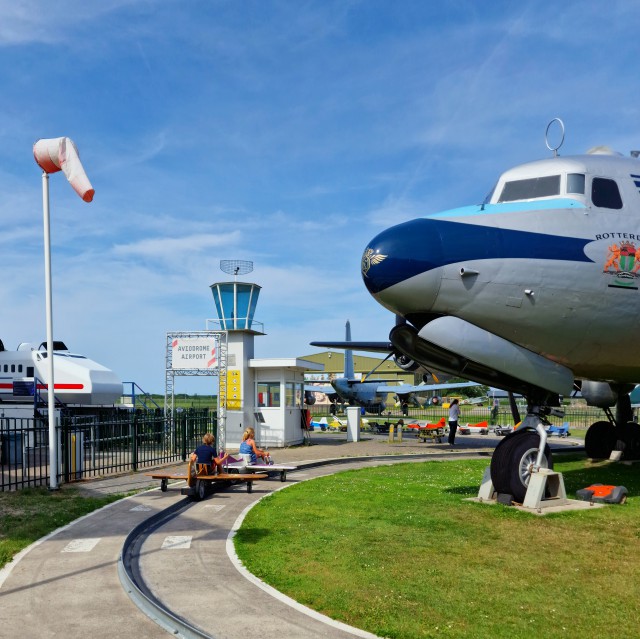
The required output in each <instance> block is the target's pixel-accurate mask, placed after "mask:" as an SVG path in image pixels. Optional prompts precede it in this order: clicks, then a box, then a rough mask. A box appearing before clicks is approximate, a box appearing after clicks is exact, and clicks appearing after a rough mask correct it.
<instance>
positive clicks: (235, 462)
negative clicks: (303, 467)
mask: <svg viewBox="0 0 640 639" xmlns="http://www.w3.org/2000/svg"><path fill="white" fill-rule="evenodd" d="M225 465H226V466H227V468H228V469H229V470H230V471H232V472H236V473H240V472H243V471H244V470H248V471H250V472H260V473H266V474H267V475H271V474H273V473H279V474H280V481H287V471H289V470H298V467H297V466H291V465H288V464H248V463H247V462H245V461H244V460H242V459H236V458H235V457H232V456H231V455H229V457H228V458H227V461H226V463H225Z"/></svg>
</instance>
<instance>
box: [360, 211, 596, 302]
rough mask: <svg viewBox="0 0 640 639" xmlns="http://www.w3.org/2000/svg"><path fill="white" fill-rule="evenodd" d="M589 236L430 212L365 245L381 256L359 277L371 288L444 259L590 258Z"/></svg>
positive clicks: (379, 288)
mask: <svg viewBox="0 0 640 639" xmlns="http://www.w3.org/2000/svg"><path fill="white" fill-rule="evenodd" d="M592 241H593V239H592V238H578V237H565V236H560V235H548V234H545V233H534V232H531V231H517V230H513V229H504V228H496V227H493V226H483V225H479V224H465V223H463V222H452V221H446V220H440V219H434V218H433V217H429V218H421V219H417V220H412V221H410V222H405V223H404V224H399V225H397V226H394V227H392V228H390V229H387V230H386V231H383V232H382V233H380V235H378V236H377V237H376V238H375V239H374V240H373V241H372V242H371V244H370V245H369V246H370V248H371V249H373V250H374V251H375V253H377V254H380V255H385V256H386V257H385V259H384V260H382V261H381V262H380V263H378V264H372V265H371V267H370V268H369V270H368V272H367V273H366V274H365V275H364V276H363V278H364V281H365V284H366V286H367V288H368V289H369V291H370V292H371V293H378V292H380V291H382V290H384V289H386V288H388V287H390V286H393V285H394V284H397V283H399V282H402V281H404V280H406V279H409V278H410V277H414V276H415V275H419V274H420V273H425V272H427V271H431V270H433V269H436V268H439V267H441V266H446V265H447V264H455V263H458V262H463V261H470V260H508V259H529V260H566V261H569V262H593V260H591V259H590V258H588V257H587V256H586V255H585V253H584V247H585V246H586V245H587V244H588V243H589V242H592Z"/></svg>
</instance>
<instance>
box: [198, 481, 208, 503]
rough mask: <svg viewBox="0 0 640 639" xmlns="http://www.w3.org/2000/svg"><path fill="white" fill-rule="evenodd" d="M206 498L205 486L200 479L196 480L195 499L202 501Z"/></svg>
mask: <svg viewBox="0 0 640 639" xmlns="http://www.w3.org/2000/svg"><path fill="white" fill-rule="evenodd" d="M206 496H207V485H206V484H205V483H204V482H203V481H202V479H197V480H196V498H197V500H198V501H201V500H203V499H204V498H205V497H206Z"/></svg>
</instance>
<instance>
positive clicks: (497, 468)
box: [491, 409, 553, 503]
mask: <svg viewBox="0 0 640 639" xmlns="http://www.w3.org/2000/svg"><path fill="white" fill-rule="evenodd" d="M540 410H541V409H535V412H531V413H529V414H528V415H527V416H526V418H525V420H524V421H523V423H522V425H521V426H520V427H519V428H518V430H516V431H514V432H513V433H511V434H510V435H507V436H506V437H505V438H504V439H503V440H502V441H501V442H500V443H499V444H498V445H497V446H496V449H495V451H494V452H493V456H492V458H491V482H492V483H493V487H494V489H495V491H496V492H497V493H503V494H506V495H511V496H512V500H513V501H514V502H517V503H522V502H524V498H525V495H526V494H527V487H528V485H529V479H530V478H531V474H532V473H534V472H537V471H538V470H539V469H540V468H548V469H553V459H552V457H551V450H550V449H549V446H548V445H547V433H546V431H545V430H544V423H543V421H542V419H541V415H540V412H539V411H540ZM534 429H535V430H534Z"/></svg>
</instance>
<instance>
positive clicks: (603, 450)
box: [584, 421, 617, 459]
mask: <svg viewBox="0 0 640 639" xmlns="http://www.w3.org/2000/svg"><path fill="white" fill-rule="evenodd" d="M616 440H617V436H616V429H615V428H614V427H613V426H612V425H611V424H610V423H609V422H605V421H601V422H595V423H594V424H591V426H590V427H589V430H588V431H587V434H586V435H585V438H584V448H585V450H586V452H587V457H589V458H591V459H609V457H610V456H611V451H612V450H613V449H614V447H615V445H616Z"/></svg>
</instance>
